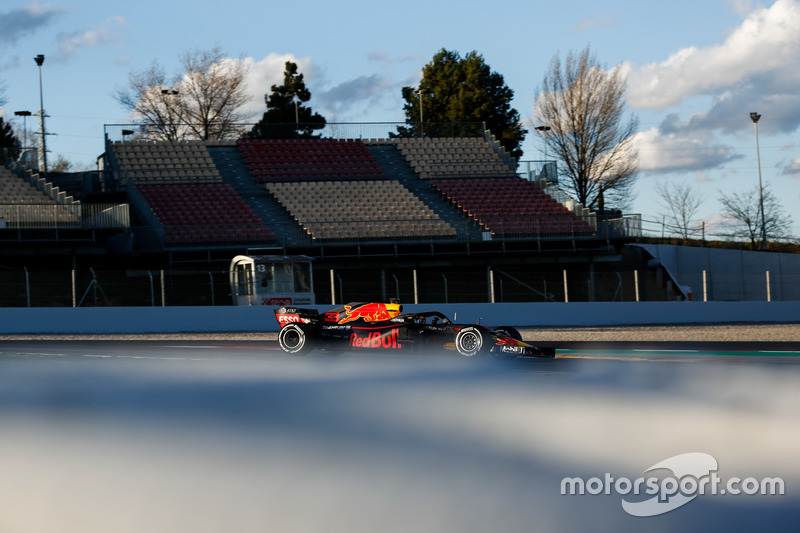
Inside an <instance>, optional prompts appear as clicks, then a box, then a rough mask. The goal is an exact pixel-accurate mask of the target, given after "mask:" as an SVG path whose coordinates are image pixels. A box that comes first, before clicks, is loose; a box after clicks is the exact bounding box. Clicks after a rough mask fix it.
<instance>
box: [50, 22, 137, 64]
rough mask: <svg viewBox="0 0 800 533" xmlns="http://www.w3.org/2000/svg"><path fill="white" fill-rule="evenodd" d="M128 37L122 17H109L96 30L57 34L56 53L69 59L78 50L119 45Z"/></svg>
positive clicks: (126, 24)
mask: <svg viewBox="0 0 800 533" xmlns="http://www.w3.org/2000/svg"><path fill="white" fill-rule="evenodd" d="M127 35H128V23H127V22H126V21H125V19H124V18H123V17H119V16H116V17H110V18H107V19H106V20H104V21H103V22H101V23H100V24H99V25H98V26H97V27H96V28H92V29H89V30H85V31H76V32H69V33H59V34H58V36H57V37H56V40H57V41H58V51H59V53H60V54H61V55H62V56H65V57H70V56H72V55H74V54H75V53H76V52H78V51H79V50H82V49H85V48H96V47H98V46H102V45H106V44H120V43H121V42H122V41H123V40H124V39H125V37H127Z"/></svg>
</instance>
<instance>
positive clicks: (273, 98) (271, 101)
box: [249, 61, 326, 139]
mask: <svg viewBox="0 0 800 533" xmlns="http://www.w3.org/2000/svg"><path fill="white" fill-rule="evenodd" d="M270 90H271V91H272V92H271V93H269V94H267V95H265V96H264V100H265V101H266V103H267V111H266V112H265V113H264V116H262V117H261V120H260V121H259V122H258V123H257V124H256V125H255V126H253V129H252V130H251V131H250V135H249V136H250V137H251V138H253V139H280V138H286V137H300V138H311V137H314V130H319V129H322V128H324V127H325V124H326V121H325V117H323V116H322V115H320V114H319V113H315V112H313V111H312V110H311V107H308V106H305V105H303V104H305V103H307V102H308V101H309V100H311V91H309V90H308V89H307V88H306V84H305V81H303V75H302V74H300V73H299V72H298V69H297V63H294V62H292V61H287V62H286V70H284V72H283V85H273V86H272V87H271V88H270Z"/></svg>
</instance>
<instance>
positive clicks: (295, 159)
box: [238, 139, 386, 183]
mask: <svg viewBox="0 0 800 533" xmlns="http://www.w3.org/2000/svg"><path fill="white" fill-rule="evenodd" d="M238 146H239V150H240V151H241V153H242V156H243V157H244V159H245V161H246V162H247V164H248V166H249V168H250V172H251V174H252V175H253V177H254V178H255V179H256V181H257V182H259V183H267V182H275V181H316V180H378V179H386V174H385V172H384V171H383V169H382V168H381V166H380V164H378V161H377V160H375V158H374V157H373V156H372V154H371V153H370V151H369V150H368V149H367V147H366V145H365V144H364V143H362V142H361V141H360V140H354V139H347V140H344V139H250V140H241V141H239V142H238Z"/></svg>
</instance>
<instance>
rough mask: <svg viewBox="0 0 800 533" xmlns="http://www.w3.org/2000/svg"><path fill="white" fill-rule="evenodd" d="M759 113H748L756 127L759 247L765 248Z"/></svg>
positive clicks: (765, 224) (765, 227) (765, 232)
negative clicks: (759, 225)
mask: <svg viewBox="0 0 800 533" xmlns="http://www.w3.org/2000/svg"><path fill="white" fill-rule="evenodd" d="M760 118H761V115H759V114H758V113H755V112H753V113H750V120H752V121H753V126H755V129H756V160H757V161H758V201H759V206H760V208H761V249H762V250H766V249H767V219H766V216H765V214H764V187H763V185H762V182H761V151H760V149H759V147H758V120H759V119H760Z"/></svg>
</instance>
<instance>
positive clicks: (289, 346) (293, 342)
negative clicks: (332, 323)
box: [278, 323, 314, 355]
mask: <svg viewBox="0 0 800 533" xmlns="http://www.w3.org/2000/svg"><path fill="white" fill-rule="evenodd" d="M308 333H309V328H308V326H306V325H305V324H298V323H292V324H286V325H285V326H284V327H283V328H281V332H280V333H279V334H278V345H279V346H280V347H281V350H283V351H284V352H286V353H290V354H292V355H304V354H307V353H308V352H310V351H311V350H313V349H314V346H313V343H312V341H311V339H310V338H309V336H308Z"/></svg>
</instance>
